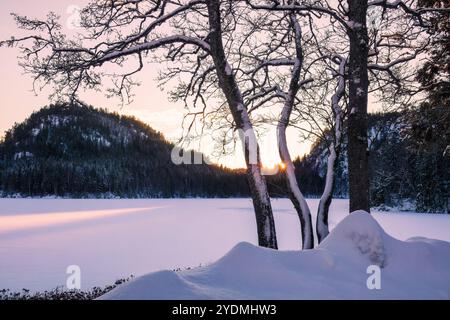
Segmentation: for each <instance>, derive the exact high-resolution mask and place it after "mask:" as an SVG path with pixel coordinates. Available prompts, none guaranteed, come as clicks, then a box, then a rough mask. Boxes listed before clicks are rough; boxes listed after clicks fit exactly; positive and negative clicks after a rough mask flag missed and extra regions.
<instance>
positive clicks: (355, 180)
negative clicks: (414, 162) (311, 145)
mask: <svg viewBox="0 0 450 320" xmlns="http://www.w3.org/2000/svg"><path fill="white" fill-rule="evenodd" d="M347 2H348V18H349V27H350V28H349V31H348V36H349V39H350V56H349V76H350V79H349V95H350V97H349V110H350V114H349V119H348V171H349V172H348V174H349V192H350V212H354V211H356V210H364V211H367V212H370V205H369V163H368V142H367V103H368V87H369V80H368V73H367V62H368V41H369V40H368V34H367V21H366V16H367V2H368V1H367V0H347Z"/></svg>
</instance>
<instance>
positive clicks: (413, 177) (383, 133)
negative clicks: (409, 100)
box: [296, 105, 450, 212]
mask: <svg viewBox="0 0 450 320" xmlns="http://www.w3.org/2000/svg"><path fill="white" fill-rule="evenodd" d="M449 110H450V109H448V108H441V107H439V108H431V107H430V106H428V105H422V106H420V107H418V108H414V109H412V110H409V111H407V112H402V113H399V112H390V113H376V114H369V118H368V127H369V132H368V137H369V174H370V197H371V205H372V206H373V207H374V206H375V207H377V206H380V207H385V208H384V209H387V207H394V208H395V207H397V208H399V209H405V210H414V211H418V212H448V210H449V206H450V201H449V199H450V198H449V197H450V149H449V143H450V126H449V123H450V112H449ZM346 149H347V146H346V142H344V146H343V152H342V154H341V157H340V160H339V164H338V168H337V170H336V178H335V190H334V194H335V196H336V197H347V196H348V177H347V173H348V171H347V170H348V164H347V155H346ZM326 156H327V155H326V144H325V143H323V142H321V141H318V142H317V143H315V144H314V146H313V148H312V150H311V152H310V154H309V155H307V156H306V157H304V158H303V159H300V160H297V162H296V166H297V168H301V169H302V170H303V172H304V174H303V186H302V188H305V189H308V188H310V187H312V184H311V183H312V181H316V186H315V187H314V190H316V189H319V190H321V189H322V188H323V177H324V176H325V174H326ZM317 176H319V177H318V178H317ZM299 179H300V183H301V184H302V175H301V174H300V175H299ZM305 179H306V180H305ZM317 181H319V182H320V183H317Z"/></svg>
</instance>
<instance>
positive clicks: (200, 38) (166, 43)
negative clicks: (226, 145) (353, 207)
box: [1, 0, 277, 249]
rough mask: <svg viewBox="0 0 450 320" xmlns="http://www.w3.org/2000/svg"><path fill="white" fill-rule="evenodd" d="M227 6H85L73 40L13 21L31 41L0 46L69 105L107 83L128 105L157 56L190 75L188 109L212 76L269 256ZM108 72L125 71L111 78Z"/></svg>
mask: <svg viewBox="0 0 450 320" xmlns="http://www.w3.org/2000/svg"><path fill="white" fill-rule="evenodd" d="M233 6H234V4H233V2H230V1H220V0H207V1H206V0H191V1H182V0H176V1H169V0H136V1H129V0H100V1H92V2H91V3H90V4H88V5H87V6H86V7H85V8H84V9H83V10H82V19H81V26H82V28H83V29H84V32H83V34H79V35H78V36H77V37H75V38H73V39H68V38H67V37H66V36H65V35H64V34H63V33H62V31H61V26H60V24H59V23H58V17H57V16H56V15H55V14H53V13H50V14H49V15H48V18H47V19H46V20H39V19H29V18H27V17H21V16H18V15H15V19H16V22H17V24H18V26H19V27H20V28H21V29H24V30H28V31H30V33H32V34H31V35H29V36H25V37H22V38H11V39H10V40H7V41H3V42H1V45H9V46H19V47H20V49H21V52H22V59H21V65H22V67H23V68H24V69H25V71H26V72H28V73H30V74H32V76H33V78H34V80H35V83H40V84H43V85H48V84H50V85H53V86H54V92H55V94H56V95H57V96H60V97H61V96H63V95H65V96H67V95H68V96H69V97H70V98H72V99H73V98H76V95H77V93H78V92H79V91H80V90H83V89H97V88H99V87H100V86H101V85H102V82H103V81H104V80H105V79H106V77H107V76H108V75H110V76H112V77H111V79H112V84H113V86H112V88H110V90H109V92H110V94H115V95H119V96H120V97H123V98H124V99H129V97H130V94H131V89H132V87H133V86H134V85H135V84H136V82H135V81H134V80H133V75H135V74H136V73H138V72H140V71H141V70H143V69H144V61H145V59H146V58H151V54H152V53H154V52H155V50H159V49H165V50H166V54H165V60H166V61H171V62H174V63H179V66H180V67H179V69H178V70H177V71H175V72H173V73H172V74H171V76H172V78H175V77H176V76H177V75H179V74H180V73H188V74H190V76H191V80H192V81H191V82H190V85H189V90H186V88H184V90H181V91H182V92H185V93H186V92H189V91H190V92H191V96H193V97H194V101H197V102H198V100H201V101H203V102H205V101H204V96H203V94H204V93H205V92H208V90H209V89H211V88H212V87H211V86H212V84H213V81H205V80H206V79H209V80H212V79H213V78H214V75H213V74H215V76H216V77H217V78H216V79H217V80H218V81H216V82H215V84H216V88H218V89H220V90H221V93H222V95H223V97H224V98H225V100H226V101H227V104H228V110H229V114H231V116H232V121H233V123H232V125H233V126H234V128H235V129H240V130H242V131H244V132H245V134H246V138H245V139H244V141H243V144H244V149H245V159H246V164H247V177H248V181H249V186H250V191H251V195H252V199H253V205H254V210H255V215H256V222H257V232H258V240H259V244H260V245H261V246H264V247H269V248H274V249H276V248H277V240H276V232H275V223H274V219H273V213H272V207H271V202H270V198H269V195H268V191H267V186H266V181H265V178H264V176H263V175H262V173H261V161H260V155H259V147H258V144H257V142H256V135H255V132H254V129H253V125H252V122H251V119H250V117H249V113H248V110H247V108H246V106H245V104H244V100H243V96H242V93H241V90H240V88H239V85H238V82H237V80H236V76H235V73H234V72H233V68H232V66H231V65H230V63H229V62H228V60H227V52H226V51H227V50H228V48H227V47H226V46H225V45H224V42H223V40H224V38H226V39H227V40H229V39H231V38H232V36H233V35H232V33H229V34H228V36H226V34H227V32H232V31H233V30H232V29H230V28H229V27H228V23H229V22H230V21H233V20H234V17H233V14H234V11H233ZM153 58H154V57H153ZM133 64H137V66H135V67H133ZM114 66H115V67H114ZM117 67H118V68H117ZM186 67H187V68H186ZM108 69H113V70H116V69H119V70H122V69H125V71H124V72H121V73H113V74H111V73H108V72H107V70H108ZM207 85H208V88H205V86H207ZM217 85H218V87H217ZM211 90H213V89H211ZM213 91H214V90H213ZM63 97H64V96H63ZM204 111H205V110H201V111H200V112H199V113H202V114H204Z"/></svg>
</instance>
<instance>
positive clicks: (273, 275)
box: [101, 211, 450, 300]
mask: <svg viewBox="0 0 450 320" xmlns="http://www.w3.org/2000/svg"><path fill="white" fill-rule="evenodd" d="M369 266H378V267H380V270H381V273H380V279H381V288H380V289H373V290H370V289H369V288H368V286H367V280H368V278H369V277H370V276H371V274H370V273H369V274H368V271H367V270H368V267H369ZM449 298H450V243H449V242H445V241H439V240H430V239H425V238H413V239H409V240H407V241H399V240H397V239H394V238H392V237H391V236H389V235H388V234H386V233H385V232H384V230H383V229H382V228H381V226H380V225H379V224H378V222H377V221H376V220H375V219H374V218H373V217H372V216H371V215H370V214H368V213H366V212H362V211H360V212H355V213H353V214H351V215H349V216H348V217H346V218H345V219H344V220H343V221H342V222H341V223H340V224H339V225H338V226H336V228H335V229H334V230H333V231H332V232H331V233H330V235H329V236H328V238H327V239H326V240H325V241H324V242H323V243H322V244H321V245H320V246H318V247H317V248H316V249H314V250H305V251H301V252H298V251H274V250H270V249H264V248H260V247H256V246H253V245H251V244H248V243H240V244H238V245H237V246H236V247H234V248H233V249H232V250H231V251H230V252H229V253H228V254H226V255H225V256H224V257H223V258H221V259H220V260H219V261H217V262H215V263H214V264H212V265H210V266H207V267H203V268H198V269H194V270H187V271H182V272H172V271H161V272H156V273H151V274H148V275H145V276H142V277H139V278H137V279H135V280H134V281H132V282H129V283H126V284H124V285H122V286H120V287H118V288H117V289H115V290H113V291H111V292H110V293H108V294H106V295H104V296H103V297H102V298H101V299H112V300H117V299H119V300H121V299H151V300H163V299H175V300H196V299H449Z"/></svg>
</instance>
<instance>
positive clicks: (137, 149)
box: [0, 105, 247, 197]
mask: <svg viewBox="0 0 450 320" xmlns="http://www.w3.org/2000/svg"><path fill="white" fill-rule="evenodd" d="M173 147H174V146H173V145H172V144H171V143H169V142H168V141H166V140H165V138H164V137H163V135H162V134H160V133H158V132H156V131H155V130H153V129H152V128H150V127H149V126H147V125H145V124H144V123H142V122H140V121H138V120H137V119H135V118H132V117H127V116H120V115H118V114H115V113H108V112H107V111H105V110H98V109H94V108H93V107H90V106H84V105H51V106H49V107H45V108H43V109H41V110H40V111H38V112H35V113H33V114H32V115H31V116H30V117H29V118H28V119H27V120H26V121H24V122H23V123H21V124H16V125H15V126H14V127H13V128H12V129H11V130H9V131H8V132H7V133H6V135H5V138H4V141H3V142H1V143H0V190H3V193H4V195H13V194H21V195H24V196H46V195H57V196H70V197H114V196H120V197H196V196H204V197H229V196H239V195H241V196H242V195H247V185H246V182H245V179H244V177H243V176H242V175H241V174H238V173H236V172H234V171H231V170H227V169H224V168H220V167H216V166H209V165H206V164H201V165H179V166H178V165H175V164H174V163H173V162H172V160H171V152H172V149H173Z"/></svg>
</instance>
